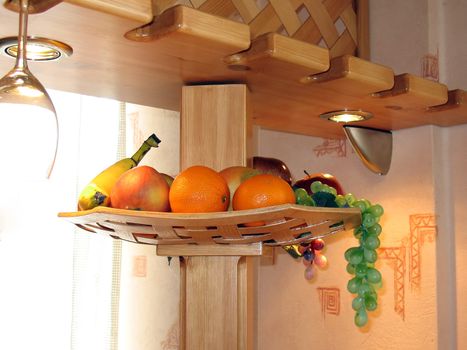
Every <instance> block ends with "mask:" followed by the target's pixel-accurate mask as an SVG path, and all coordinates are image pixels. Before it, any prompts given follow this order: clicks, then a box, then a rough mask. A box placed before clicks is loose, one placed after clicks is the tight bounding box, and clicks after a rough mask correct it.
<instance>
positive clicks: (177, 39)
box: [126, 6, 250, 62]
mask: <svg viewBox="0 0 467 350" xmlns="http://www.w3.org/2000/svg"><path fill="white" fill-rule="evenodd" d="M126 37H127V38H128V39H131V40H135V41H152V40H155V41H157V45H158V46H159V48H160V49H162V50H164V52H165V53H166V54H169V55H172V56H175V57H184V58H185V59H187V60H192V61H202V62H206V61H212V60H216V61H218V60H219V58H220V57H223V56H227V55H228V54H232V53H234V52H237V51H240V50H244V49H246V48H248V46H249V45H250V33H249V29H248V26H247V25H245V24H241V23H237V22H233V21H229V20H227V19H224V18H222V17H218V16H212V15H209V14H207V13H204V12H201V11H197V10H194V9H191V8H189V7H185V6H175V7H172V8H170V9H168V10H166V11H165V12H164V13H162V14H161V15H160V16H159V17H158V18H157V21H154V22H153V23H151V24H149V25H146V26H143V27H140V28H138V29H135V30H132V31H130V32H128V33H127V34H126Z"/></svg>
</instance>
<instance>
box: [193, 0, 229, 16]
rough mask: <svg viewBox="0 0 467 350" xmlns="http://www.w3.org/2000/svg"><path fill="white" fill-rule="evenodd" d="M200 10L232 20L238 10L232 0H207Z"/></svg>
mask: <svg viewBox="0 0 467 350" xmlns="http://www.w3.org/2000/svg"><path fill="white" fill-rule="evenodd" d="M198 9H199V10H200V11H203V12H206V13H210V14H212V15H216V16H221V17H225V18H230V17H231V16H232V14H234V13H235V12H236V10H237V9H236V8H235V6H234V5H233V3H232V1H230V0H227V1H225V0H206V1H205V2H204V3H203V4H202V5H201V6H199V7H198Z"/></svg>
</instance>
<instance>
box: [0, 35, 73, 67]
mask: <svg viewBox="0 0 467 350" xmlns="http://www.w3.org/2000/svg"><path fill="white" fill-rule="evenodd" d="M0 51H1V52H2V53H3V54H5V55H7V56H9V57H13V58H16V57H17V56H18V37H15V36H10V37H6V38H1V39H0ZM26 52H27V54H26V56H27V57H26V58H27V59H28V60H30V61H55V60H58V59H61V58H62V57H69V56H71V55H72V54H73V49H72V47H71V46H69V45H67V44H65V43H63V42H61V41H58V40H53V39H49V38H42V37H36V36H29V37H28V39H27V44H26Z"/></svg>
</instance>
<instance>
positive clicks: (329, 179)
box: [293, 171, 345, 195]
mask: <svg viewBox="0 0 467 350" xmlns="http://www.w3.org/2000/svg"><path fill="white" fill-rule="evenodd" d="M305 174H307V175H306V177H304V178H303V179H301V180H298V181H297V182H295V184H294V185H293V187H294V188H298V187H300V188H304V189H305V190H306V191H307V192H308V194H311V189H310V187H311V184H312V183H313V182H315V181H321V182H322V183H323V184H325V185H328V186H331V187H334V188H335V189H336V191H337V194H342V195H344V194H345V192H344V190H343V189H342V186H341V184H340V183H339V181H337V179H336V177H335V176H334V175H331V174H326V173H314V174H308V173H307V172H306V171H305Z"/></svg>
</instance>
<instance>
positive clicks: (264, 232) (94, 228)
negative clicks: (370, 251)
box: [59, 204, 361, 246]
mask: <svg viewBox="0 0 467 350" xmlns="http://www.w3.org/2000/svg"><path fill="white" fill-rule="evenodd" d="M59 216H60V217H63V218H65V219H67V220H69V221H71V222H72V223H74V224H75V225H77V226H78V227H80V228H82V229H84V230H86V231H89V232H93V233H104V234H106V235H109V236H111V237H114V238H120V239H123V240H126V241H131V242H135V243H143V244H153V245H180V244H182V245H186V244H194V245H213V244H235V245H238V244H251V243H263V244H265V245H271V246H279V245H288V244H297V243H300V242H304V241H310V240H311V239H314V238H319V237H324V236H327V235H329V234H334V233H337V232H340V231H343V230H348V229H351V228H354V227H356V226H357V225H359V224H360V221H361V215H360V211H359V210H358V209H341V208H316V207H304V206H300V205H290V204H287V205H280V206H274V207H268V208H263V209H255V210H242V211H229V212H220V213H206V214H174V213H159V212H147V211H146V212H145V211H132V210H121V209H113V208H106V207H97V208H94V209H93V210H88V211H81V212H73V213H60V214H59ZM251 222H256V223H257V222H261V223H262V224H261V225H259V226H247V225H245V224H247V223H251Z"/></svg>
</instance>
